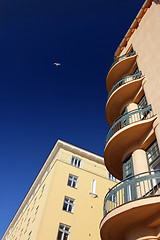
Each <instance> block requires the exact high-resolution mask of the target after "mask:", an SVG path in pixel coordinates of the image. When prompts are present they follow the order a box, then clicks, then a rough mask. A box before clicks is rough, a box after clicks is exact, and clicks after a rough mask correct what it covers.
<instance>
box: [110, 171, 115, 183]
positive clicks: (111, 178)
mask: <svg viewBox="0 0 160 240" xmlns="http://www.w3.org/2000/svg"><path fill="white" fill-rule="evenodd" d="M109 179H110V180H112V181H114V182H117V179H116V178H115V177H113V175H112V174H111V173H110V172H109Z"/></svg>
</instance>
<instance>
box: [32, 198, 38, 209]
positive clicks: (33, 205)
mask: <svg viewBox="0 0 160 240" xmlns="http://www.w3.org/2000/svg"><path fill="white" fill-rule="evenodd" d="M36 200H37V198H35V199H34V202H33V207H32V209H34V207H35V204H36Z"/></svg>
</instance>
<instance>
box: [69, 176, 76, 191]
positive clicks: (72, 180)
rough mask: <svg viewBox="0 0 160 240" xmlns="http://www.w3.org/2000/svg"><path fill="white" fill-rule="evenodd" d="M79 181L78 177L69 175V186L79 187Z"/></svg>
mask: <svg viewBox="0 0 160 240" xmlns="http://www.w3.org/2000/svg"><path fill="white" fill-rule="evenodd" d="M77 183H78V177H76V176H74V175H72V174H69V177H68V186H70V187H73V188H77Z"/></svg>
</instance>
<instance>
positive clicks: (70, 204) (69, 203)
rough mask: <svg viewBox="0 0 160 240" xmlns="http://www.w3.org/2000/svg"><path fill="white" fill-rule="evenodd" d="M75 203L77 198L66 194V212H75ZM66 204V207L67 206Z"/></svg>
mask: <svg viewBox="0 0 160 240" xmlns="http://www.w3.org/2000/svg"><path fill="white" fill-rule="evenodd" d="M74 204H75V199H73V198H70V197H67V196H65V197H64V202H63V210H64V211H66V212H69V213H73V209H74ZM65 205H66V207H65ZM65 208H66V209H65ZM70 208H71V210H70Z"/></svg>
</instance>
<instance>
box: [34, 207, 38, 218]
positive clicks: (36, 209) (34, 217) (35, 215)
mask: <svg viewBox="0 0 160 240" xmlns="http://www.w3.org/2000/svg"><path fill="white" fill-rule="evenodd" d="M38 209H39V206H38V207H37V208H36V211H35V214H34V220H35V219H36V216H37V213H38Z"/></svg>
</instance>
